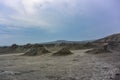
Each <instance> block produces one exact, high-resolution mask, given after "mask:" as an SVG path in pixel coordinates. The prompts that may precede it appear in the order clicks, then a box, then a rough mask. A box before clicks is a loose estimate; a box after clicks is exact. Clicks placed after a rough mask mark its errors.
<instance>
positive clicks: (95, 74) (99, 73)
mask: <svg viewBox="0 0 120 80" xmlns="http://www.w3.org/2000/svg"><path fill="white" fill-rule="evenodd" d="M85 51H87V50H75V51H72V52H73V53H74V54H72V55H69V56H52V54H51V53H50V54H45V55H42V56H35V57H28V56H20V55H21V54H22V53H21V54H7V55H0V80H120V70H119V69H120V54H119V53H102V54H88V53H85Z"/></svg>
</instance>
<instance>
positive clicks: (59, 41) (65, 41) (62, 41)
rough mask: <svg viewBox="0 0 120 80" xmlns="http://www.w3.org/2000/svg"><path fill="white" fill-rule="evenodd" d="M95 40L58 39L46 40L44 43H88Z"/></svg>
mask: <svg viewBox="0 0 120 80" xmlns="http://www.w3.org/2000/svg"><path fill="white" fill-rule="evenodd" d="M92 41H93V40H85V41H67V40H57V41H51V42H45V43H42V44H62V43H65V44H72V43H73V44H74V43H76V44H85V43H88V42H92Z"/></svg>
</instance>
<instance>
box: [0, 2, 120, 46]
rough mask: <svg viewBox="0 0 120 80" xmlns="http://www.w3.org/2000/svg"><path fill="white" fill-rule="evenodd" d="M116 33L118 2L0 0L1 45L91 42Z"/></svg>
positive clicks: (119, 22)
mask: <svg viewBox="0 0 120 80" xmlns="http://www.w3.org/2000/svg"><path fill="white" fill-rule="evenodd" d="M119 32H120V1H119V0H0V45H11V44H13V43H17V44H25V43H39V42H48V41H54V40H74V41H75V40H77V41H80V40H93V39H98V38H101V37H104V36H106V35H109V34H113V33H119Z"/></svg>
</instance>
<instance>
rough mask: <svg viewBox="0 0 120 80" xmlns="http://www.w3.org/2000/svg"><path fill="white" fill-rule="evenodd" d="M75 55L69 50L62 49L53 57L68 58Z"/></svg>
mask: <svg viewBox="0 0 120 80" xmlns="http://www.w3.org/2000/svg"><path fill="white" fill-rule="evenodd" d="M71 54H73V53H72V52H71V51H70V50H69V49H67V48H62V49H60V50H59V51H57V52H55V53H53V56H67V55H71Z"/></svg>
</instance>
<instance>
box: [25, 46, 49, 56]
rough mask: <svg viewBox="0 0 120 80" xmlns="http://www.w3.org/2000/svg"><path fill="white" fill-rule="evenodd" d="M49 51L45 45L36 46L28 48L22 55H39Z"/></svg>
mask: <svg viewBox="0 0 120 80" xmlns="http://www.w3.org/2000/svg"><path fill="white" fill-rule="evenodd" d="M47 53H50V51H49V50H47V49H46V48H45V47H37V48H34V47H33V48H30V49H28V50H27V51H26V52H25V53H24V54H23V55H24V56H39V55H43V54H47Z"/></svg>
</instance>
